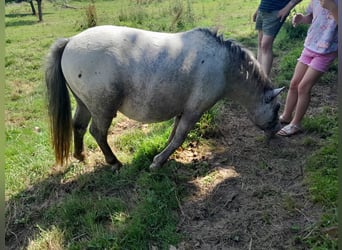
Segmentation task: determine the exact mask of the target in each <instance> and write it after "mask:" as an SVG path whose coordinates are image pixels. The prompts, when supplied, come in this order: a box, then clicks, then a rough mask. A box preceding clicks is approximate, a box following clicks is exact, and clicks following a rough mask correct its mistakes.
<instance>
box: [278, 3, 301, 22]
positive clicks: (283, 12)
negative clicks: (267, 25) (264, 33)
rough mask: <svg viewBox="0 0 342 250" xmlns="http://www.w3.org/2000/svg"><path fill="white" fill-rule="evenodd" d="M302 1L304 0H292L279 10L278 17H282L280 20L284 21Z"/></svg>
mask: <svg viewBox="0 0 342 250" xmlns="http://www.w3.org/2000/svg"><path fill="white" fill-rule="evenodd" d="M301 1H302V0H291V1H290V2H289V3H288V4H287V5H286V6H285V7H284V8H282V9H281V10H279V12H278V17H280V21H281V22H282V21H284V20H285V18H286V17H287V16H288V14H289V13H290V11H291V10H292V9H293V8H294V7H295V6H296V5H297V4H298V3H299V2H301Z"/></svg>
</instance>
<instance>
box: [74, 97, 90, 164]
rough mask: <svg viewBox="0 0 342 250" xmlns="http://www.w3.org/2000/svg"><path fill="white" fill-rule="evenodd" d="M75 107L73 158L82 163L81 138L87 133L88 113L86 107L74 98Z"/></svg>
mask: <svg viewBox="0 0 342 250" xmlns="http://www.w3.org/2000/svg"><path fill="white" fill-rule="evenodd" d="M76 100H77V107H76V111H75V115H74V119H73V128H74V157H75V158H76V159H78V160H80V161H84V158H85V154H84V144H83V138H84V134H85V132H86V131H87V128H88V124H89V121H90V118H91V116H90V112H89V110H88V109H87V108H86V106H85V105H84V104H83V103H82V102H81V101H80V100H78V99H77V98H76Z"/></svg>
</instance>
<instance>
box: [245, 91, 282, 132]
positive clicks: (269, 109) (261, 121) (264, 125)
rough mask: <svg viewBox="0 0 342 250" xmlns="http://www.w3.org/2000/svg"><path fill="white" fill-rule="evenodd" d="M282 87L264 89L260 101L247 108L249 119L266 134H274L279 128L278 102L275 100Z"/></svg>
mask: <svg viewBox="0 0 342 250" xmlns="http://www.w3.org/2000/svg"><path fill="white" fill-rule="evenodd" d="M283 89H284V87H283V88H276V89H268V90H266V91H265V93H264V96H263V97H262V98H261V101H260V103H259V104H258V105H255V106H254V108H253V109H252V110H249V111H250V118H251V120H252V121H253V122H254V124H255V125H256V126H257V127H259V128H260V129H262V130H264V131H265V133H266V134H267V135H268V136H272V135H274V134H275V133H276V132H277V131H278V130H279V129H280V122H279V118H278V111H279V108H280V104H279V102H278V101H277V96H278V95H279V93H280V92H281V91H282V90H283Z"/></svg>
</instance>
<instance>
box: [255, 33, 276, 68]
mask: <svg viewBox="0 0 342 250" xmlns="http://www.w3.org/2000/svg"><path fill="white" fill-rule="evenodd" d="M260 32H261V33H262V31H259V38H258V39H259V45H258V57H260V58H258V61H259V63H260V64H261V66H262V69H263V70H264V72H265V73H266V75H269V74H270V72H271V68H272V62H273V41H274V37H273V36H268V35H265V34H263V33H262V34H260Z"/></svg>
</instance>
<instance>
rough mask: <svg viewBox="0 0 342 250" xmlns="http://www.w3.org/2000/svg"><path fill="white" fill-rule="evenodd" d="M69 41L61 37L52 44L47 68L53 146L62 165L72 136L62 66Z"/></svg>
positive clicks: (65, 161)
mask: <svg viewBox="0 0 342 250" xmlns="http://www.w3.org/2000/svg"><path fill="white" fill-rule="evenodd" d="M68 42H69V40H68V39H65V38H61V39H58V40H57V41H56V42H55V43H54V44H53V45H52V47H51V49H50V54H49V55H48V58H47V62H46V69H45V83H46V87H47V105H48V112H49V118H50V129H51V139H52V147H53V149H54V151H55V158H56V164H58V165H60V166H63V165H64V164H66V163H67V160H68V156H69V151H70V144H71V136H72V118H71V104H70V97H69V92H68V89H67V85H66V80H65V77H64V75H63V72H62V66H61V59H62V55H63V52H64V49H65V46H66V45H67V43H68Z"/></svg>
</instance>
